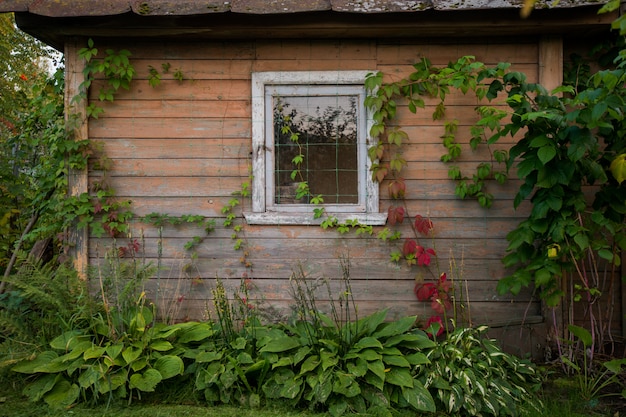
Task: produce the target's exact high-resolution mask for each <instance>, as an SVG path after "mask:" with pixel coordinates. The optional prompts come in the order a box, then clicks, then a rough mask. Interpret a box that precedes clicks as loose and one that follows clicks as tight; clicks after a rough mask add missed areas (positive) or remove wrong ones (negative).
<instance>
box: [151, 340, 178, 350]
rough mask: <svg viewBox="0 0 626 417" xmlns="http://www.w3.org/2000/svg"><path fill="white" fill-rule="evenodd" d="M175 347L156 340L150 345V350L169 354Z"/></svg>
mask: <svg viewBox="0 0 626 417" xmlns="http://www.w3.org/2000/svg"><path fill="white" fill-rule="evenodd" d="M173 348H174V346H172V344H171V343H170V342H168V341H167V340H155V341H154V342H152V343H150V349H152V350H156V351H158V352H167V351H168V350H171V349H173Z"/></svg>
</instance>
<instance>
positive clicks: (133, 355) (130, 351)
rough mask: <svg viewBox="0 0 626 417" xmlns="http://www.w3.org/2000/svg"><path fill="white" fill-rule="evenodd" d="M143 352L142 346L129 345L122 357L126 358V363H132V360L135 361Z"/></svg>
mask: <svg viewBox="0 0 626 417" xmlns="http://www.w3.org/2000/svg"><path fill="white" fill-rule="evenodd" d="M141 352H142V350H141V349H140V348H136V347H133V346H128V347H127V348H126V349H124V351H123V352H122V357H123V358H124V360H125V361H126V363H132V362H134V361H135V359H137V358H138V357H139V356H141Z"/></svg>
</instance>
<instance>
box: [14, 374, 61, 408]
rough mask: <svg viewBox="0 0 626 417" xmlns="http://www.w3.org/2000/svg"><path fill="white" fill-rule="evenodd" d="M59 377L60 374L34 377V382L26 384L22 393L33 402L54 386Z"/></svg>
mask: <svg viewBox="0 0 626 417" xmlns="http://www.w3.org/2000/svg"><path fill="white" fill-rule="evenodd" d="M59 378H60V375H56V374H52V375H44V376H43V377H41V378H38V379H36V380H35V382H32V383H30V384H28V385H27V386H26V388H24V391H23V392H22V393H23V394H24V395H25V396H27V397H28V399H29V400H31V401H33V402H35V401H39V400H40V399H41V398H42V397H43V396H44V395H45V394H46V393H47V392H48V391H50V390H51V389H52V388H53V387H54V385H55V384H56V383H57V380H58V379H59Z"/></svg>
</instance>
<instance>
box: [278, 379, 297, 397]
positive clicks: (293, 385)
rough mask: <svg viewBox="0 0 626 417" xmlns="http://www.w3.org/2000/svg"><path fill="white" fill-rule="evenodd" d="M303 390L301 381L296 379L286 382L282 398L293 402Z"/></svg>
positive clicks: (282, 390) (281, 394)
mask: <svg viewBox="0 0 626 417" xmlns="http://www.w3.org/2000/svg"><path fill="white" fill-rule="evenodd" d="M301 388H302V380H301V379H298V380H297V381H296V380H295V379H290V380H287V381H285V383H284V384H283V387H282V389H281V390H280V396H281V397H282V398H287V399H290V400H292V399H294V398H296V397H297V396H298V394H299V393H300V390H301Z"/></svg>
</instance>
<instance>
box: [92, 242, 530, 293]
mask: <svg viewBox="0 0 626 417" xmlns="http://www.w3.org/2000/svg"><path fill="white" fill-rule="evenodd" d="M136 237H137V238H138V241H139V242H140V244H143V243H144V241H143V240H142V239H141V237H139V236H138V235H136ZM123 243H124V242H122V241H119V242H118V245H119V246H123ZM231 249H232V248H231ZM105 253H106V248H104V247H99V248H98V250H97V251H92V253H91V256H92V258H91V262H92V264H93V265H100V264H101V263H102V262H103V257H104V254H105ZM241 256H242V252H240V251H236V250H234V249H232V252H231V253H230V256H226V257H203V258H198V259H194V260H193V261H192V259H191V254H190V253H188V252H185V253H182V252H181V253H179V254H178V256H176V257H169V256H168V254H164V255H163V256H162V257H161V258H156V257H155V258H146V257H145V256H144V255H143V249H142V250H141V253H140V254H139V255H138V256H137V259H138V260H139V261H140V262H144V263H146V264H152V265H153V266H156V265H160V269H159V270H158V271H159V272H158V273H157V272H155V277H156V276H158V277H159V278H161V279H172V280H178V279H188V278H191V279H192V280H193V279H201V280H204V281H206V282H207V285H208V283H210V282H212V281H213V280H215V278H216V277H220V278H222V279H231V280H237V281H238V280H239V279H241V278H242V277H249V278H253V279H257V280H265V279H289V278H290V277H291V276H292V275H293V274H294V272H295V271H297V270H298V268H299V266H300V265H302V267H303V268H304V270H305V271H306V272H307V275H308V276H312V277H327V278H330V279H339V278H340V277H341V269H340V266H339V260H338V259H337V258H336V257H334V258H332V259H329V260H324V261H322V262H317V261H316V262H313V261H304V260H303V261H301V262H299V261H298V260H296V259H283V258H276V259H274V258H255V259H253V261H252V262H253V263H252V266H251V267H249V268H246V267H245V265H244V264H242V262H241V259H240V257H241ZM438 265H439V266H437V265H435V264H434V263H433V266H432V267H430V269H425V268H417V269H416V268H415V267H409V266H407V265H406V263H395V262H391V261H390V260H389V259H388V258H387V259H365V258H359V259H358V260H351V266H350V276H351V278H352V279H353V280H368V281H375V280H382V281H386V282H396V281H397V282H408V283H409V284H407V286H408V288H412V287H413V285H414V283H415V282H416V280H431V281H435V280H436V279H437V278H438V277H439V275H440V274H441V273H443V272H445V273H446V274H447V275H448V278H449V279H450V280H451V281H454V282H457V283H459V284H460V283H465V282H466V281H467V282H468V283H469V285H471V286H472V287H474V286H476V285H477V284H474V282H477V281H480V282H486V281H493V282H495V281H498V280H499V279H501V278H502V277H505V276H508V275H510V273H511V271H509V270H507V269H505V268H504V267H503V266H502V262H501V261H500V260H499V259H478V258H474V257H469V256H468V257H464V258H462V257H461V256H458V257H457V258H456V259H455V258H453V257H451V256H450V254H446V253H443V254H442V253H440V254H439V257H438ZM157 274H158V275H157ZM403 285H404V284H403ZM463 285H464V284H463ZM521 294H522V295H523V294H529V292H528V291H527V290H523V291H522V292H521ZM461 295H462V294H460V295H459V296H461ZM490 297H505V298H507V297H510V295H497V294H495V293H494V294H491V296H490ZM462 298H465V296H463V297H462ZM507 299H508V298H507Z"/></svg>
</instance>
